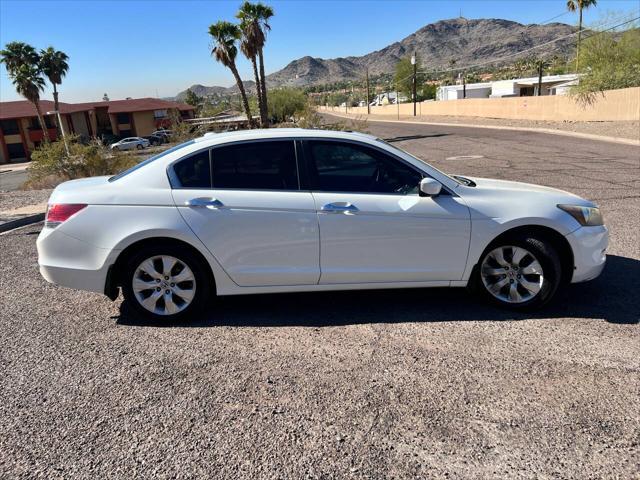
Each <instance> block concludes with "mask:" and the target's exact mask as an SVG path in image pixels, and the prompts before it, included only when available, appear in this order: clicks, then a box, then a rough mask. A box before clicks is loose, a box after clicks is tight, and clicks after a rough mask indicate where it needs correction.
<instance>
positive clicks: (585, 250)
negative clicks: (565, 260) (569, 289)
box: [566, 225, 609, 283]
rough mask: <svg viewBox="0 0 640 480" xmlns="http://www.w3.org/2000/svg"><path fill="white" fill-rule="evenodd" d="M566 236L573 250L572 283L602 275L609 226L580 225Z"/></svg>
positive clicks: (605, 258) (605, 259)
mask: <svg viewBox="0 0 640 480" xmlns="http://www.w3.org/2000/svg"><path fill="white" fill-rule="evenodd" d="M566 238H567V240H568V241H569V244H570V245H571V249H572V250H573V262H574V270H573V277H572V279H571V283H579V282H586V281H588V280H593V279H594V278H596V277H597V276H598V275H600V273H602V270H603V269H604V265H605V263H606V261H607V255H606V250H607V246H608V245H609V231H608V230H607V227H605V226H604V225H602V226H600V227H580V228H579V229H578V230H576V231H575V232H573V233H570V234H569V235H567V237H566Z"/></svg>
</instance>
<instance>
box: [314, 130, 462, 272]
mask: <svg viewBox="0 0 640 480" xmlns="http://www.w3.org/2000/svg"><path fill="white" fill-rule="evenodd" d="M305 159H306V162H305V163H306V166H307V170H308V179H309V182H310V186H311V190H312V193H313V196H314V199H315V205H316V210H317V212H318V217H319V221H320V270H321V272H322V275H321V277H320V283H321V284H335V283H369V282H409V281H414V282H415V281H444V282H446V281H450V280H459V279H460V278H461V277H462V274H463V272H464V269H465V266H466V260H467V252H468V249H469V237H470V232H471V222H470V217H469V209H468V208H467V206H466V205H465V204H464V202H463V201H462V200H461V199H460V198H459V197H456V196H455V195H453V194H451V193H450V192H447V191H445V190H444V189H443V192H442V194H441V195H439V196H437V197H424V196H420V195H419V193H418V187H419V183H420V180H421V179H422V177H423V175H424V174H423V173H422V172H420V171H418V170H417V169H416V168H415V167H413V166H411V165H409V164H407V163H405V162H403V161H402V160H400V159H398V158H396V157H395V156H392V155H391V154H389V153H387V152H386V151H383V150H382V149H377V148H373V147H371V146H368V145H365V144H361V143H358V142H345V141H337V140H309V141H307V142H305Z"/></svg>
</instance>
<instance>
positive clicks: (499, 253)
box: [489, 248, 509, 267]
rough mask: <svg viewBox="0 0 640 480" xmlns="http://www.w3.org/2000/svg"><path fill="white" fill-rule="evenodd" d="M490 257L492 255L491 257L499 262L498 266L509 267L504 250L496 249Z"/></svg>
mask: <svg viewBox="0 0 640 480" xmlns="http://www.w3.org/2000/svg"><path fill="white" fill-rule="evenodd" d="M489 255H491V257H492V258H493V259H494V260H495V261H496V262H498V265H500V266H502V267H508V266H509V262H507V261H506V260H505V258H504V250H503V249H502V248H496V249H495V250H494V251H493V252H491V253H490V254H489Z"/></svg>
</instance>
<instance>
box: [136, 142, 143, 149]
mask: <svg viewBox="0 0 640 480" xmlns="http://www.w3.org/2000/svg"><path fill="white" fill-rule="evenodd" d="M136 148H137V149H138V150H142V149H143V148H144V147H143V146H142V144H141V143H139V144H138V145H136Z"/></svg>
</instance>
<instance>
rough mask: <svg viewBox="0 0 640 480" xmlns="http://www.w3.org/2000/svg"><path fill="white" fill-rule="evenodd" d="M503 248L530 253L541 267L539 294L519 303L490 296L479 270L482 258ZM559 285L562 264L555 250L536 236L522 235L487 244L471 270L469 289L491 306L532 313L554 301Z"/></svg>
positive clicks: (547, 242)
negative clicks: (514, 248) (518, 248)
mask: <svg viewBox="0 0 640 480" xmlns="http://www.w3.org/2000/svg"><path fill="white" fill-rule="evenodd" d="M506 246H515V247H521V248H524V249H525V250H527V251H528V252H530V253H531V254H533V255H534V256H535V258H536V259H537V260H538V262H539V263H540V265H541V266H542V271H543V280H542V286H541V287H540V290H539V292H538V293H537V294H535V296H533V298H531V299H529V300H527V301H523V302H521V303H510V302H508V301H503V300H501V299H499V298H497V297H496V296H494V295H493V294H491V292H490V291H489V290H488V288H487V287H486V286H485V284H484V282H483V281H482V279H481V272H480V270H481V265H482V263H483V261H484V259H485V257H487V255H488V254H489V253H490V252H492V251H493V250H495V249H497V248H499V247H506ZM523 276H524V275H523ZM561 282H562V264H561V263H560V258H559V257H558V253H557V251H556V249H555V248H554V247H553V245H552V244H551V243H550V242H549V241H547V240H545V239H544V238H537V237H535V236H532V235H526V234H525V235H514V236H511V237H506V238H502V239H500V240H499V241H496V242H493V243H491V245H489V246H488V247H487V248H486V249H485V251H484V252H483V253H482V255H481V257H480V259H479V261H478V264H477V265H476V267H475V268H474V271H473V274H472V278H471V281H470V282H469V286H470V289H471V290H472V291H473V292H474V293H476V294H478V295H479V296H481V297H482V298H483V299H485V300H487V301H489V302H490V303H493V304H494V305H498V306H500V307H506V308H509V309H513V310H535V309H538V308H540V307H542V306H544V305H546V304H547V303H549V302H550V301H551V300H552V299H553V297H554V295H555V294H556V292H557V291H558V288H559V287H560V285H561Z"/></svg>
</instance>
